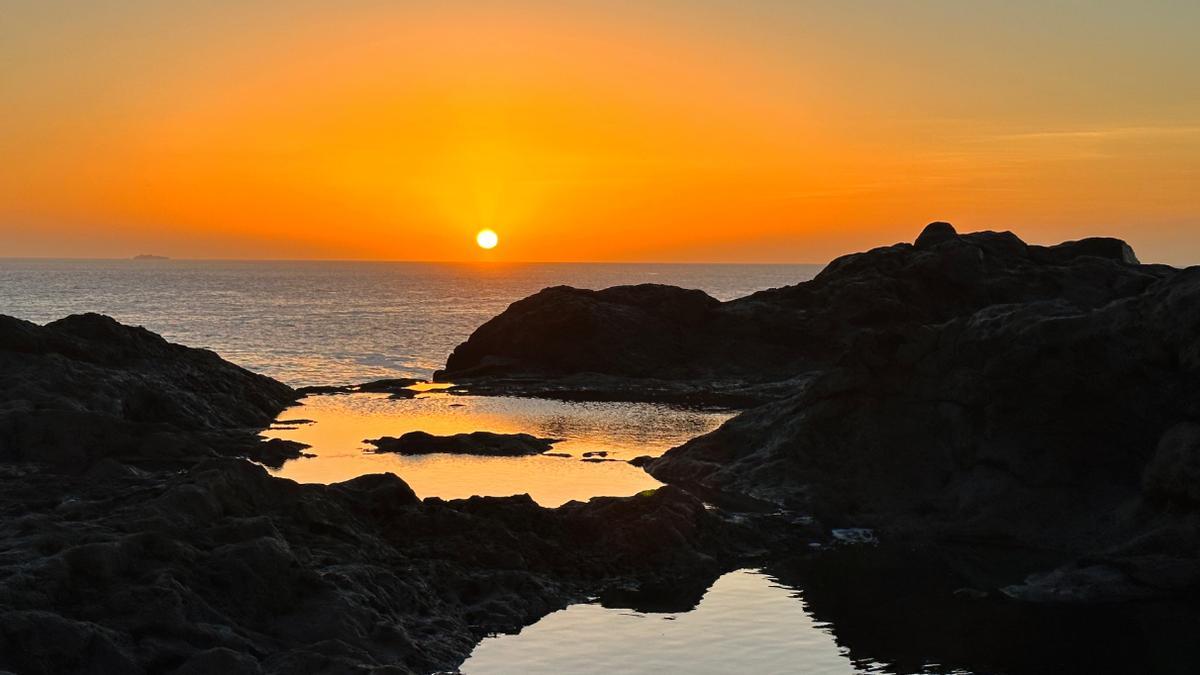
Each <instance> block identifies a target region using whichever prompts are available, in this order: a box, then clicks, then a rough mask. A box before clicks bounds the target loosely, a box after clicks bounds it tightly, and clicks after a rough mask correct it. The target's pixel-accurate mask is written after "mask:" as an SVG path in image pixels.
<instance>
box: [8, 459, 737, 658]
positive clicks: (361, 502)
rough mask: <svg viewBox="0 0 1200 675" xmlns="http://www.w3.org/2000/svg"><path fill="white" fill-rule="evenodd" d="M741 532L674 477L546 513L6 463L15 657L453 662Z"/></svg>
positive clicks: (700, 571)
mask: <svg viewBox="0 0 1200 675" xmlns="http://www.w3.org/2000/svg"><path fill="white" fill-rule="evenodd" d="M726 528H727V526H726V525H725V524H724V523H723V522H722V521H720V520H719V519H718V518H716V517H715V516H714V515H712V514H710V513H709V512H708V511H707V510H706V509H705V508H704V505H703V504H701V503H700V502H699V501H698V500H696V499H695V498H693V497H691V496H689V495H687V494H686V493H684V492H683V491H681V490H678V489H675V488H665V489H662V490H659V491H657V492H655V493H653V494H648V495H643V496H639V497H631V498H626V499H615V498H613V499H596V500H593V501H592V502H590V503H588V504H580V503H572V504H569V505H567V506H565V507H562V508H560V509H545V508H542V507H539V506H538V505H537V504H535V503H534V502H533V501H531V500H530V499H529V498H528V497H512V498H474V499H469V500H462V501H451V502H443V501H440V500H427V501H425V502H420V501H419V500H418V499H417V498H416V496H415V495H414V494H413V492H412V490H411V489H409V488H408V486H407V485H406V484H405V483H404V482H403V481H402V480H400V479H399V478H396V477H395V476H392V475H390V474H384V475H375V476H363V477H360V478H357V479H354V480H352V481H348V482H346V483H341V484H336V485H330V486H321V485H297V484H295V483H292V482H290V481H286V480H281V479H277V478H272V477H270V476H269V475H268V474H267V473H266V472H265V471H264V470H263V469H262V468H260V467H256V466H253V465H251V464H249V463H246V462H244V461H243V460H239V459H226V458H219V459H212V460H206V461H204V462H202V463H200V464H198V465H197V466H195V467H194V468H192V469H191V470H190V471H187V472H186V473H183V474H178V473H176V472H161V473H158V472H139V471H131V470H127V471H126V472H125V475H124V476H116V475H107V476H106V477H105V478H104V479H103V480H98V479H97V477H96V476H83V477H75V476H63V475H62V474H50V473H46V472H43V471H41V470H38V469H31V468H28V467H26V468H25V469H21V470H17V469H16V468H15V467H13V465H0V670H11V671H14V672H18V673H29V674H40V673H60V672H114V673H116V672H120V673H143V672H183V673H191V672H198V673H211V672H231V673H258V672H267V673H296V672H305V673H308V672H314V673H344V672H396V673H407V672H416V673H425V672H432V671H441V670H450V669H453V668H454V667H455V666H456V665H457V664H458V663H460V662H461V661H462V659H463V658H465V656H466V655H467V654H468V653H469V652H470V650H471V649H472V648H473V647H474V645H475V643H476V642H477V641H478V640H479V639H480V638H482V637H483V636H484V635H486V634H488V633H491V632H497V631H511V630H516V629H519V628H520V627H522V626H524V625H526V624H528V623H531V622H533V621H535V620H536V619H538V618H540V617H541V616H543V615H544V614H546V613H548V612H551V611H554V610H556V609H559V608H561V607H563V606H565V605H566V604H567V603H568V602H573V601H580V600H582V599H584V598H587V597H592V596H595V595H605V594H606V589H607V588H608V587H610V586H613V587H616V588H619V589H622V590H624V589H628V588H639V587H644V588H646V589H651V590H654V589H661V588H670V587H672V586H673V585H675V584H680V585H682V586H685V587H686V586H690V585H698V586H700V587H701V588H703V587H704V586H707V584H708V583H710V582H711V580H712V579H713V578H715V577H716V575H718V574H719V573H720V572H722V571H724V569H725V567H724V566H725V565H726V564H729V563H727V562H724V561H722V559H721V558H720V556H721V555H722V553H723V552H727V551H728V550H729V549H728V546H727V542H728V541H729V539H728V537H727V535H726V534H725V530H726ZM214 668H216V669H218V670H214ZM376 669H379V670H376Z"/></svg>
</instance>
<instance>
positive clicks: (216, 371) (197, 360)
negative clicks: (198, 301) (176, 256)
mask: <svg viewBox="0 0 1200 675" xmlns="http://www.w3.org/2000/svg"><path fill="white" fill-rule="evenodd" d="M0 391H2V394H0V460H4V461H37V462H51V463H54V464H56V465H58V466H59V467H60V468H69V469H72V470H79V469H83V468H86V467H87V466H88V465H89V464H90V463H92V462H94V461H96V460H97V459H100V458H103V457H106V456H115V455H122V456H126V457H130V458H132V457H135V456H143V457H145V458H148V459H159V460H161V459H169V458H171V457H184V456H190V455H193V454H194V453H196V452H197V451H198V448H199V447H200V446H201V445H203V444H204V443H202V442H201V440H200V439H202V438H203V439H204V440H205V442H206V443H208V444H209V445H211V446H213V447H217V448H221V449H223V450H229V451H233V450H232V448H234V447H240V446H247V445H249V444H252V443H253V442H254V438H253V430H255V429H260V428H263V427H265V426H267V425H268V424H270V422H271V420H272V419H274V418H275V416H276V415H277V414H278V413H279V412H280V411H281V410H283V409H284V408H285V407H286V406H288V405H290V404H291V403H292V402H293V401H294V399H295V393H294V392H293V391H292V390H291V389H290V388H289V387H287V386H286V385H284V384H282V383H280V382H277V381H275V380H272V379H270V378H268V377H264V376H262V375H257V374H255V373H251V372H250V371H248V370H245V369H243V368H240V367H238V366H235V365H233V364H232V363H229V362H228V361H225V360H223V359H221V358H220V357H219V356H217V355H216V354H214V353H213V352H210V351H208V350H204V349H193V348H189V347H184V346H181V345H176V344H172V343H170V342H167V341H166V340H164V339H163V338H161V337H160V336H158V335H155V334H154V333H151V332H150V331H148V330H146V329H144V328H135V327H131V326H125V325H122V324H120V323H117V322H116V321H114V320H113V319H111V318H109V317H106V316H101V315H99V314H80V315H75V316H69V317H67V318H65V319H61V320H59V321H55V322H53V323H49V324H46V325H45V326H38V325H36V324H33V323H29V322H27V321H21V320H20V319H14V318H12V317H7V316H0Z"/></svg>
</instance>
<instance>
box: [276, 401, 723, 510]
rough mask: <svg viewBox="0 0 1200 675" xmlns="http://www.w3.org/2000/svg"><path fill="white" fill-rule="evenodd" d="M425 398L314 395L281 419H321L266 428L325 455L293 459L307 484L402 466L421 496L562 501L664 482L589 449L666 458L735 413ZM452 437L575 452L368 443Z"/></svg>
mask: <svg viewBox="0 0 1200 675" xmlns="http://www.w3.org/2000/svg"><path fill="white" fill-rule="evenodd" d="M418 388H419V390H422V391H423V393H422V394H421V395H419V396H418V397H417V398H415V399H391V398H389V397H388V395H386V394H353V395H345V396H314V397H309V398H306V399H304V405H302V406H299V407H296V408H290V409H288V410H286V411H284V412H283V414H281V415H280V419H282V420H289V419H310V420H313V421H314V423H313V424H302V425H296V426H295V428H281V429H272V430H270V431H268V432H266V434H265V435H267V436H269V437H272V438H285V439H289V440H295V441H300V442H302V443H307V444H309V445H310V446H312V447H311V448H310V449H309V450H307V451H306V452H309V453H312V454H314V455H316V457H312V458H307V459H299V460H293V461H290V462H288V463H286V464H285V465H284V466H283V468H282V469H280V470H278V471H274V472H273V473H274V474H275V475H277V476H282V477H284V478H290V479H292V480H295V481H299V482H302V483H334V482H338V481H343V480H348V479H350V478H354V477H355V476H360V475H362V474H367V473H382V472H391V473H394V474H396V475H398V476H400V477H401V478H403V479H404V480H405V481H407V482H408V484H409V485H411V486H412V488H413V489H414V490H416V492H417V494H418V495H420V496H421V497H432V496H437V497H444V498H447V499H455V498H460V497H469V496H471V495H477V494H479V495H496V496H502V495H512V494H522V493H528V494H529V495H530V496H532V497H533V498H534V499H535V500H537V501H538V503H540V504H543V505H545V506H557V505H559V504H562V503H564V502H567V501H570V500H572V499H578V500H586V499H588V498H590V497H593V496H596V495H631V494H634V493H637V492H640V491H642V490H645V489H648V488H653V487H657V486H658V485H659V483H658V481H656V480H654V479H653V478H651V477H650V476H649V475H648V474H646V473H645V472H644V471H642V470H641V469H639V468H637V467H634V466H631V465H629V464H626V463H625V462H624V461H618V462H584V461H581V456H582V455H583V453H585V452H597V451H603V452H608V453H609V454H608V458H609V459H618V460H627V459H632V458H633V457H637V456H639V455H660V454H662V453H663V452H665V451H666V450H667V449H669V448H671V447H673V446H675V445H678V444H680V443H682V442H684V441H686V440H688V439H690V438H693V437H695V436H698V435H700V434H703V433H706V432H707V431H710V430H711V429H713V428H715V427H716V426H717V425H718V424H720V423H721V422H723V421H724V420H725V419H727V418H728V417H729V416H730V414H729V413H725V412H711V411H697V410H689V409H680V408H674V407H670V406H664V405H657V404H646V403H575V402H563V401H549V400H541V399H523V398H512V397H479V396H452V395H449V394H443V393H438V392H437V391H436V389H433V388H431V387H428V386H421V387H418ZM418 430H419V431H426V432H429V433H431V434H438V435H446V434H454V433H461V432H470V431H493V432H497V433H518V432H525V433H530V434H533V435H535V436H543V437H550V438H561V439H564V440H563V442H561V443H558V444H556V445H555V446H554V450H553V451H554V452H556V453H568V454H570V455H572V456H571V457H548V456H532V457H474V456H469V455H449V454H435V455H423V456H414V457H404V456H400V455H394V454H388V453H382V454H376V453H373V452H370V451H369V449H368V446H366V445H365V444H364V443H363V442H362V441H363V439H366V438H378V437H379V436H399V435H400V434H403V433H405V432H408V431H418Z"/></svg>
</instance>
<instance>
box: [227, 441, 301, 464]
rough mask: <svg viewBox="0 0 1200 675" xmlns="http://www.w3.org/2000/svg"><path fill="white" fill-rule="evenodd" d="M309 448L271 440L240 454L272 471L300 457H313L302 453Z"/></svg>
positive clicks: (290, 442) (296, 442)
mask: <svg viewBox="0 0 1200 675" xmlns="http://www.w3.org/2000/svg"><path fill="white" fill-rule="evenodd" d="M309 447H311V446H309V445H307V444H304V443H300V442H299V441H288V440H284V439H282V438H271V439H268V440H265V441H261V442H259V443H257V444H255V445H252V446H250V447H248V448H247V449H246V450H245V451H244V452H243V453H242V454H243V455H244V456H245V457H246V458H247V459H252V460H254V461H256V462H259V463H260V464H263V465H265V466H268V467H270V468H272V469H278V468H280V467H282V466H283V464H284V462H287V461H288V460H290V459H299V458H301V457H313V456H314V455H311V454H308V453H306V452H304V450H305V449H307V448H309Z"/></svg>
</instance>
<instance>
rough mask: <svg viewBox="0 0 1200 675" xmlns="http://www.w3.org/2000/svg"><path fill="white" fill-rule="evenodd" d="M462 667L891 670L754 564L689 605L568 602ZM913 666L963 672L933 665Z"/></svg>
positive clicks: (485, 672) (705, 674)
mask: <svg viewBox="0 0 1200 675" xmlns="http://www.w3.org/2000/svg"><path fill="white" fill-rule="evenodd" d="M460 670H461V672H462V673H463V675H508V674H510V673H511V674H512V675H517V674H522V675H559V674H561V673H571V674H572V675H608V674H610V673H625V674H630V675H632V674H635V673H646V674H647V675H649V674H651V673H654V674H661V673H688V674H689V675H725V674H727V673H755V674H756V675H757V674H764V675H765V674H771V673H803V674H805V675H847V674H851V673H889V672H895V671H894V670H892V669H890V668H888V667H887V666H884V665H883V664H880V663H876V662H873V661H870V660H864V659H855V660H852V659H851V658H850V656H849V655H848V653H847V650H846V649H845V648H843V647H841V646H840V645H838V643H837V642H836V641H835V639H834V634H833V631H832V627H831V626H829V625H828V624H825V623H822V622H819V621H817V620H816V619H814V618H813V617H812V615H811V614H809V612H808V610H807V608H806V607H805V605H804V602H803V594H802V592H801V591H799V590H797V589H794V588H790V587H787V586H784V585H782V584H780V583H778V582H777V581H776V580H775V579H773V578H772V577H770V576H769V575H767V574H764V573H763V572H760V571H756V570H740V571H737V572H732V573H729V574H726V575H724V576H722V577H721V578H720V579H718V580H717V581H716V582H715V583H714V584H713V585H712V586H711V587H710V588H709V589H708V591H707V592H706V593H705V595H704V597H703V598H702V599H701V600H700V603H699V604H698V605H697V606H696V607H695V609H692V610H690V611H686V612H675V613H661V614H660V613H654V614H651V613H643V612H637V611H633V610H629V609H612V608H607V607H601V606H600V605H572V606H571V607H568V608H566V609H564V610H561V611H558V612H554V613H553V614H550V615H548V616H546V617H545V618H543V619H542V620H541V621H539V622H537V623H535V624H533V625H532V626H529V627H527V628H525V629H524V630H522V631H521V632H520V633H519V634H517V635H498V636H494V637H489V638H485V639H484V640H483V641H482V642H481V643H479V645H478V646H477V647H476V648H475V651H474V652H473V653H472V654H471V656H470V657H469V658H468V659H467V660H466V662H464V663H463V665H462V667H461V669H460ZM910 672H911V671H910ZM917 672H922V673H947V674H950V673H954V674H960V673H964V672H965V671H960V670H950V669H942V668H939V667H938V666H936V665H933V664H930V665H929V666H928V667H927V668H922V669H920V670H919V671H917Z"/></svg>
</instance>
